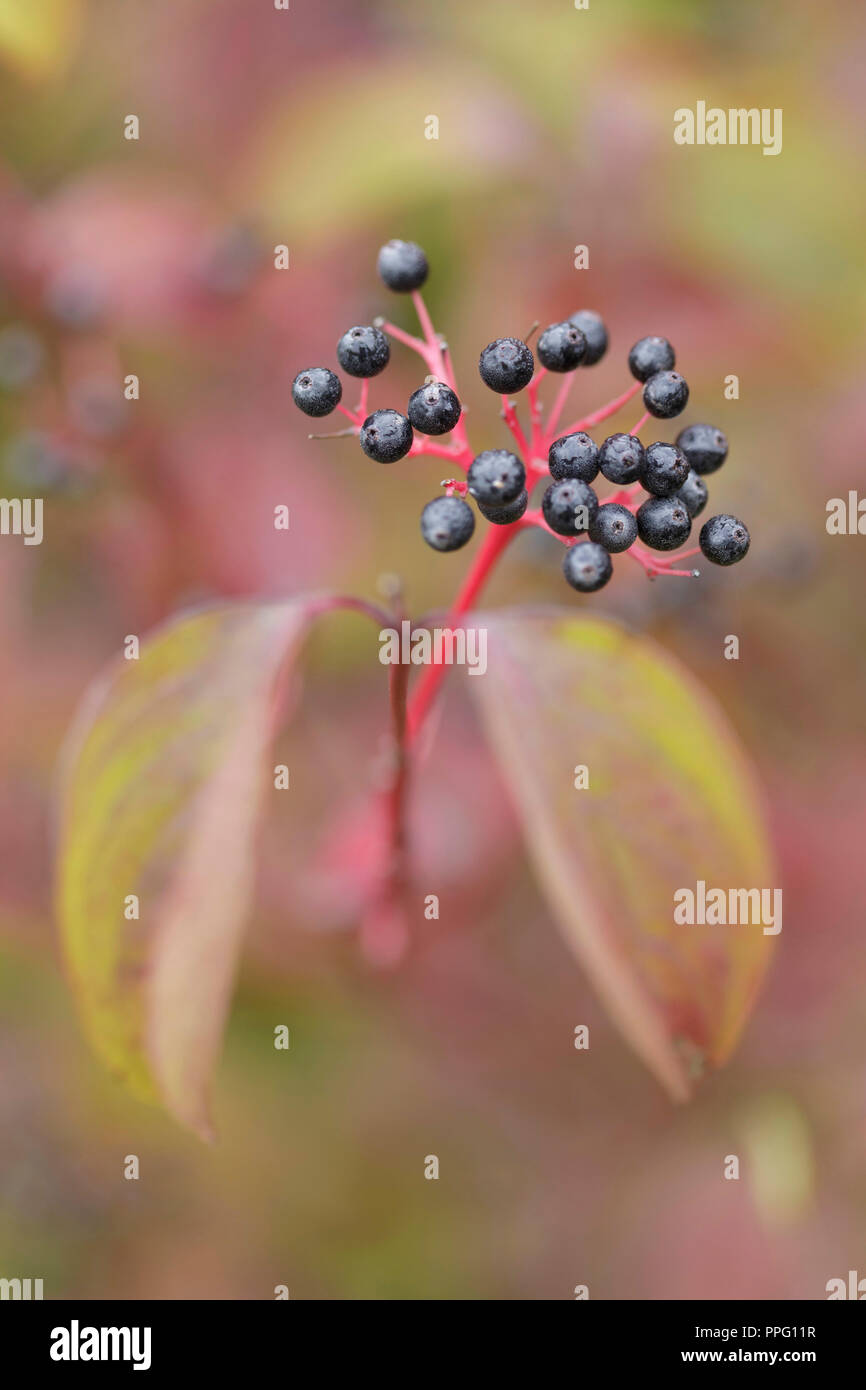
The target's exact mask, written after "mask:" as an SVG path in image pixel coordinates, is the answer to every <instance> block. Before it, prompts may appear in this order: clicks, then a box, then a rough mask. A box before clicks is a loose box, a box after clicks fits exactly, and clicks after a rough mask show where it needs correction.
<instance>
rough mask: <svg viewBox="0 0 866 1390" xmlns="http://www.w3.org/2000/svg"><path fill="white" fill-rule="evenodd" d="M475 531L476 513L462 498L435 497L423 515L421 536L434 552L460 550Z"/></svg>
mask: <svg viewBox="0 0 866 1390" xmlns="http://www.w3.org/2000/svg"><path fill="white" fill-rule="evenodd" d="M474 530H475V516H474V513H473V511H472V508H471V507H470V506H469V503H468V502H464V501H463V498H462V497H434V498H433V501H432V502H428V503H427V506H426V507H425V508H424V510H423V511H422V513H421V535H422V536H423V537H424V539H425V541H426V542H427V544H428V545H432V547H433V549H434V550H459V549H460V547H461V546H463V545H465V544H466V542H467V541H468V540H470V539H471V536H472V532H473V531H474Z"/></svg>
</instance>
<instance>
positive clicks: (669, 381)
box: [643, 372, 689, 420]
mask: <svg viewBox="0 0 866 1390" xmlns="http://www.w3.org/2000/svg"><path fill="white" fill-rule="evenodd" d="M688 399H689V388H688V383H687V382H686V379H685V377H682V376H680V374H679V372H656V374H655V376H651V377H650V379H649V381H648V382H647V384H646V386H645V387H644V388H643V403H644V405H645V406H646V408H647V410H648V411H649V413H650V415H655V416H656V418H657V419H659V420H670V419H671V418H672V416H674V415H680V414H681V413H682V412H683V411H684V410H685V408H686V402H687V401H688Z"/></svg>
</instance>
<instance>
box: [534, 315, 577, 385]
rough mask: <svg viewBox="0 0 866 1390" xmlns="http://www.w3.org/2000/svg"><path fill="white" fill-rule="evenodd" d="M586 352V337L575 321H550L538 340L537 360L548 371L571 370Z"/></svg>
mask: <svg viewBox="0 0 866 1390" xmlns="http://www.w3.org/2000/svg"><path fill="white" fill-rule="evenodd" d="M585 354H586V338H585V337H584V336H583V333H582V332H581V331H580V329H579V328H578V326H577V324H576V323H570V322H568V320H566V321H565V322H564V323H552V324H551V325H550V327H549V328H545V330H544V332H543V333H542V335H541V337H540V338H539V340H538V360H539V362H540V363H541V365H542V367H546V368H547V370H548V371H549V372H573V371H574V369H575V367H579V366H580V364H581V362H582V361H583V358H584V356H585Z"/></svg>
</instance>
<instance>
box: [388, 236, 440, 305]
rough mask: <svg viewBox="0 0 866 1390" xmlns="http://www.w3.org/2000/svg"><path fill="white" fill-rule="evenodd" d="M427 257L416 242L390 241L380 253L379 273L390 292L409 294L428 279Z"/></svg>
mask: <svg viewBox="0 0 866 1390" xmlns="http://www.w3.org/2000/svg"><path fill="white" fill-rule="evenodd" d="M429 269H430V267H429V266H428V264H427V257H426V256H425V255H424V252H423V251H422V250H421V247H420V246H416V245H415V242H414V241H388V242H386V243H385V245H384V246H383V247H382V249H381V251H380V252H379V260H378V271H379V274H380V276H381V277H382V279H383V280H384V282H385V284H386V285H387V286H388V289H389V290H397V291H398V292H399V293H401V294H408V293H409V291H410V290H418V289H420V288H421V286H422V285H423V284H424V281H425V280H426V279H427V272H428V270H429Z"/></svg>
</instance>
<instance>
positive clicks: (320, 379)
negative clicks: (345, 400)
mask: <svg viewBox="0 0 866 1390" xmlns="http://www.w3.org/2000/svg"><path fill="white" fill-rule="evenodd" d="M342 395H343V388H342V386H341V384H340V378H339V377H338V376H337V375H336V374H335V373H334V372H332V371H329V370H328V368H327V367H308V368H307V369H306V371H303V372H298V375H297V376H296V377H295V379H294V381H293V382H292V400H293V401H294V402H295V405H296V406H297V407H298V409H299V410H302V411H303V412H304V414H305V415H330V413H331V411H332V410H334V409H336V407H337V406H338V405H339V404H340V399H341V397H342Z"/></svg>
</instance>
